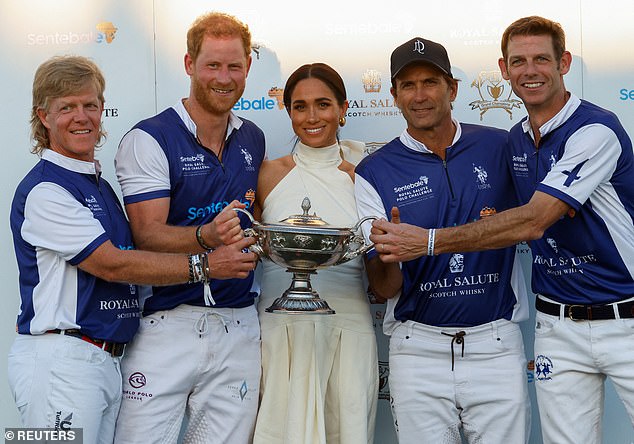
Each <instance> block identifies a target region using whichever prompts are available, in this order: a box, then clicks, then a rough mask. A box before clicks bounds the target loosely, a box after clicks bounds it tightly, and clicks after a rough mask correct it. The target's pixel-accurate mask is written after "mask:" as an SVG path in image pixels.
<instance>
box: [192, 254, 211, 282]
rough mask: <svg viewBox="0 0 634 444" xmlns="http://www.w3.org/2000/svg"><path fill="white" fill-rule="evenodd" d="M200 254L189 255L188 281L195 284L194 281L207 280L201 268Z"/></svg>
mask: <svg viewBox="0 0 634 444" xmlns="http://www.w3.org/2000/svg"><path fill="white" fill-rule="evenodd" d="M202 254H206V253H201V254H190V255H189V283H190V284H195V283H196V282H202V281H205V280H207V276H206V275H205V271H204V269H203V261H202V260H201V255H202Z"/></svg>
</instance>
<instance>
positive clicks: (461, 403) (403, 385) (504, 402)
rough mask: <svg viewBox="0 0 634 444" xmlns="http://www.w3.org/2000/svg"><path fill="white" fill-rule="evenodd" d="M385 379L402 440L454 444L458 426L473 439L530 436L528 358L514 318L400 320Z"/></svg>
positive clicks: (504, 441)
mask: <svg viewBox="0 0 634 444" xmlns="http://www.w3.org/2000/svg"><path fill="white" fill-rule="evenodd" d="M459 332H464V336H462V335H461V334H459ZM456 334H457V335H456ZM448 335H449V336H448ZM454 335H455V336H454ZM461 336H462V338H461V339H458V338H460V337H461ZM452 341H453V344H452ZM461 342H462V344H461ZM463 345H464V357H463V356H462V351H463V348H462V347H463ZM452 349H453V358H452ZM452 365H453V370H452ZM389 384H390V395H391V397H392V399H393V406H392V407H393V414H394V420H395V423H396V427H397V435H398V439H399V442H401V443H417V444H422V443H429V444H459V443H461V438H460V430H461V429H462V432H463V434H464V436H465V438H466V439H467V441H468V442H469V443H471V444H475V443H487V444H495V443H498V444H508V443H513V444H521V443H525V442H527V440H528V433H529V425H530V400H529V398H528V387H527V378H526V356H525V354H524V344H523V341H522V333H521V331H520V329H519V327H518V325H517V324H515V323H513V322H510V321H506V320H498V321H494V322H491V323H488V324H484V325H480V326H477V327H470V328H453V327H452V328H440V327H432V326H427V325H423V324H420V323H417V322H412V321H407V322H404V323H402V324H401V325H399V326H398V327H396V329H395V330H394V332H393V333H392V336H391V338H390V376H389Z"/></svg>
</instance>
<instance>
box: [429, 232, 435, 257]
mask: <svg viewBox="0 0 634 444" xmlns="http://www.w3.org/2000/svg"><path fill="white" fill-rule="evenodd" d="M435 242H436V229H435V228H430V229H429V236H428V237H427V256H433V255H434V243H435Z"/></svg>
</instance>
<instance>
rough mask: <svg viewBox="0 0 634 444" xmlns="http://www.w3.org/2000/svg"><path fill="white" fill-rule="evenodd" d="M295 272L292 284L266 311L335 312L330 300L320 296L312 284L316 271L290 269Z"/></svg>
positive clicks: (296, 312) (295, 312) (289, 312)
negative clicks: (311, 276)
mask: <svg viewBox="0 0 634 444" xmlns="http://www.w3.org/2000/svg"><path fill="white" fill-rule="evenodd" d="M288 271H290V272H292V273H293V280H292V282H291V286H290V287H289V288H288V289H287V290H286V291H285V292H284V294H282V297H280V298H277V299H275V301H274V302H273V304H271V306H270V307H269V308H267V309H265V311H266V312H267V313H282V314H325V315H328V314H335V311H334V310H333V309H332V308H330V307H329V306H328V302H326V301H324V300H323V299H322V298H320V297H319V294H317V292H316V291H315V290H313V288H312V286H311V285H310V275H311V274H315V273H316V271H314V270H311V271H305V270H301V271H299V270H288Z"/></svg>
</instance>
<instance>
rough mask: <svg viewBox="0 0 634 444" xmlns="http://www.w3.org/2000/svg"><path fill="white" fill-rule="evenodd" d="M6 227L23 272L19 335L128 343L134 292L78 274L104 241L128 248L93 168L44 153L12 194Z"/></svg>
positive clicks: (122, 224)
mask: <svg viewBox="0 0 634 444" xmlns="http://www.w3.org/2000/svg"><path fill="white" fill-rule="evenodd" d="M10 221H11V231H12V232H13V244H14V247H15V254H16V259H17V263H18V269H19V271H20V279H19V281H20V297H21V305H20V313H19V315H18V319H17V331H18V333H20V334H33V335H38V334H43V333H46V331H48V330H53V329H62V330H65V329H80V330H81V331H82V332H83V333H84V334H86V335H88V336H90V337H92V338H95V339H103V340H106V341H114V342H128V341H130V340H131V339H132V336H134V333H135V332H136V331H137V328H138V324H139V319H138V318H139V300H138V294H137V287H136V286H135V285H129V284H120V283H115V282H106V281H104V280H102V279H99V278H97V277H95V276H93V275H91V274H89V273H86V272H85V271H83V270H81V269H80V268H78V265H79V264H80V263H81V262H82V261H83V260H84V259H86V258H87V257H88V256H90V254H91V253H92V252H94V251H95V250H96V249H97V248H98V247H99V246H100V245H102V244H103V243H104V242H112V243H113V244H114V245H115V246H116V247H118V248H120V249H122V250H128V249H132V248H133V246H132V235H131V233H130V229H129V227H128V221H127V220H126V217H125V214H124V212H123V209H122V207H121V204H120V203H119V201H118V199H117V197H116V194H115V193H114V191H113V190H112V188H111V187H110V184H108V182H107V181H106V180H104V179H102V178H100V174H99V171H98V168H97V167H96V165H95V163H93V162H83V161H80V160H75V159H71V158H68V157H65V156H63V155H61V154H58V153H56V152H54V151H51V150H45V151H44V152H43V154H42V159H41V160H40V161H39V162H38V163H37V164H36V165H35V167H33V169H32V170H31V171H29V173H28V174H27V175H26V176H25V178H24V179H23V180H22V182H20V184H19V185H18V187H17V189H16V192H15V196H14V198H13V203H12V205H11V216H10Z"/></svg>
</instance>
